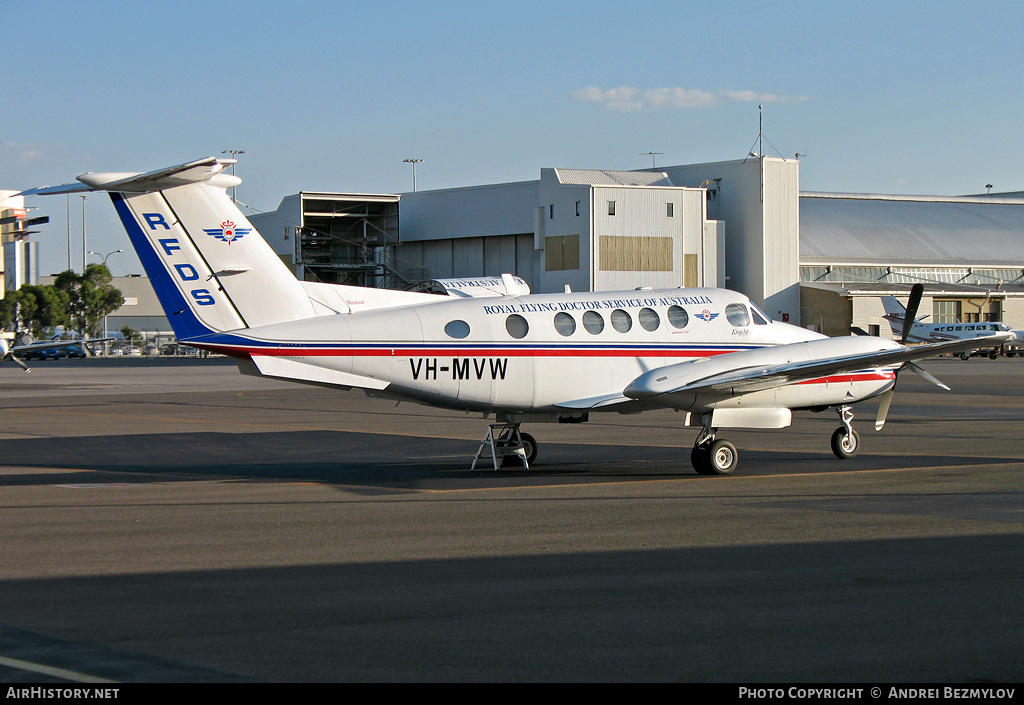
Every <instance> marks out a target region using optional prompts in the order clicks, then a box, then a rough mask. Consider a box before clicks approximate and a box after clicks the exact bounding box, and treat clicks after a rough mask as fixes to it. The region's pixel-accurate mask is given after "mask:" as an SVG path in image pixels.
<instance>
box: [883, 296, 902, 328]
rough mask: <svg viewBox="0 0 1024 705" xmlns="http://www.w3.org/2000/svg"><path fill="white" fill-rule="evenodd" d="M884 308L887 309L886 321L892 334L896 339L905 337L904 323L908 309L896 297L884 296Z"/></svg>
mask: <svg viewBox="0 0 1024 705" xmlns="http://www.w3.org/2000/svg"><path fill="white" fill-rule="evenodd" d="M882 307H883V308H884V309H885V319H886V320H887V321H889V327H890V328H891V329H892V334H893V335H894V336H896V337H899V336H901V335H903V322H904V320H905V319H906V317H907V309H906V307H905V306H904V305H903V304H901V303H900V302H899V299H897V298H896V297H895V296H883V297H882Z"/></svg>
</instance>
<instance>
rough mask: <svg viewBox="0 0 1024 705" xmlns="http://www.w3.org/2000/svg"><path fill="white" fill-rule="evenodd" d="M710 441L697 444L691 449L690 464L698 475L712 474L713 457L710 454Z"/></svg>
mask: <svg viewBox="0 0 1024 705" xmlns="http://www.w3.org/2000/svg"><path fill="white" fill-rule="evenodd" d="M710 445H711V444H710V443H704V444H702V445H695V446H694V447H693V450H691V451H690V465H692V466H693V469H694V470H696V471H697V474H698V475H711V474H712V472H711V457H710V456H709V455H708V446H710Z"/></svg>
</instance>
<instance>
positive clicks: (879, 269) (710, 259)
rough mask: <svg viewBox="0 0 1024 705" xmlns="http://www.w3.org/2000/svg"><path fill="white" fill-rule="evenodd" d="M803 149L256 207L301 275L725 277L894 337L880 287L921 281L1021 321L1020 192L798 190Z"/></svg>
mask: <svg viewBox="0 0 1024 705" xmlns="http://www.w3.org/2000/svg"><path fill="white" fill-rule="evenodd" d="M799 165H800V163H799V161H798V160H797V159H783V158H772V157H764V156H760V157H757V156H751V157H748V158H746V159H743V160H736V161H727V162H713V163H708V164H697V165H680V166H671V167H663V168H657V169H644V170H637V171H608V170H586V169H553V168H544V169H541V171H540V178H539V179H537V180H533V181H523V182H514V183H504V184H490V185H482V186H470V187H464V188H453V189H443V190H436V191H417V192H413V193H405V194H401V195H395V194H390V195H368V194H324V193H300V194H297V195H293V196H289V197H287V198H286V199H284V201H283V202H282V204H281V207H280V208H279V209H278V210H277V211H276V212H273V213H266V214H261V215H257V216H252V217H251V218H250V219H251V220H252V222H253V224H254V225H255V226H256V227H257V228H258V229H259V230H260V232H261V233H262V234H263V235H264V237H266V238H267V240H268V241H269V242H270V243H271V245H272V246H273V247H274V248H275V249H276V250H277V252H278V253H279V254H280V255H281V257H282V258H283V259H284V260H285V261H286V262H288V263H289V264H290V265H291V266H293V268H294V269H295V271H296V274H297V275H298V276H300V277H302V278H309V279H316V280H319V281H333V282H345V283H353V284H363V285H376V286H389V287H394V288H403V287H407V286H412V285H414V284H416V283H417V282H421V281H424V280H431V279H438V278H450V277H471V276H494V275H497V274H500V273H502V272H509V273H512V274H516V275H518V276H520V277H522V278H523V279H525V280H526V281H527V282H528V284H529V286H530V288H531V290H532V291H534V292H558V291H563V290H565V288H566V287H569V288H571V289H572V290H573V291H585V290H594V291H596V290H613V289H634V288H637V287H652V288H662V287H668V288H671V287H678V286H726V287H728V288H731V289H735V290H738V291H741V292H743V293H745V294H747V295H748V296H750V297H751V299H753V301H754V302H755V303H756V304H758V305H759V306H760V307H761V308H763V309H764V310H765V311H767V312H768V313H769V314H770V315H772V316H773V317H775V318H777V319H779V320H787V321H789V322H791V323H797V324H800V325H805V326H808V327H811V328H814V329H816V330H820V331H822V332H824V333H826V334H829V335H845V334H847V333H848V332H849V330H850V327H851V326H858V327H860V328H863V329H865V330H868V331H870V332H873V333H878V334H881V335H884V336H888V335H890V330H889V326H888V324H887V323H886V322H885V321H884V319H883V318H882V315H883V313H884V311H883V309H882V306H881V302H880V299H879V297H880V296H882V295H888V294H891V295H897V296H903V297H905V296H906V295H907V294H908V293H909V290H910V287H911V286H912V285H913V284H915V283H917V282H922V283H924V284H925V286H926V298H925V300H924V302H923V303H922V308H921V313H922V315H924V314H928V315H931V316H932V318H931V320H934V321H936V322H944V321H945V322H953V321H955V320H963V321H965V322H968V321H985V320H993V321H998V320H1006V321H1010V322H1017V323H1018V324H1020V323H1024V198H1022V197H1024V194H1019V193H1014V194H999V195H992V196H969V197H949V198H943V197H909V196H891V195H860V194H825V193H801V192H800V188H799Z"/></svg>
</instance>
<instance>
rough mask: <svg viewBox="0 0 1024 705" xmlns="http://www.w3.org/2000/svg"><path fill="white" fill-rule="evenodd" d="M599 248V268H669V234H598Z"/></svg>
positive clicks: (670, 269) (655, 269)
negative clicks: (630, 235) (629, 235)
mask: <svg viewBox="0 0 1024 705" xmlns="http://www.w3.org/2000/svg"><path fill="white" fill-rule="evenodd" d="M598 248H599V256H600V267H601V271H602V272H671V271H672V238H670V237H652V236H648V235H641V236H636V237H628V236H624V235H601V237H600V239H599V240H598Z"/></svg>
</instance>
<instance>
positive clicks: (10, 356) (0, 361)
mask: <svg viewBox="0 0 1024 705" xmlns="http://www.w3.org/2000/svg"><path fill="white" fill-rule="evenodd" d="M4 360H10V361H11V362H13V363H14V364H15V365H17V366H18V367H20V368H21V369H23V370H25V371H26V372H31V371H32V370H30V369H29V368H28V365H26V364H25V363H24V362H22V361H21V360H19V359H18V358H16V357H14V354H13V353H7V354H6V355H4V356H3V358H0V364H3V362H4Z"/></svg>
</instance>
